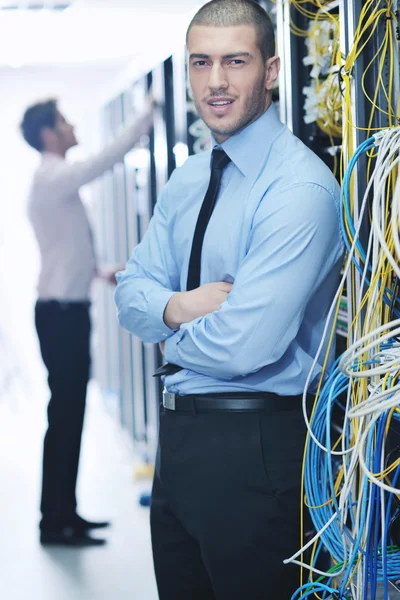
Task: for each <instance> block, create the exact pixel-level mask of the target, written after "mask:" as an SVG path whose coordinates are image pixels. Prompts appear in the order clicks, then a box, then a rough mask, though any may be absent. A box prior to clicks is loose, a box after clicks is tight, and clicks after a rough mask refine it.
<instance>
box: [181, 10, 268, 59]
mask: <svg viewBox="0 0 400 600" xmlns="http://www.w3.org/2000/svg"><path fill="white" fill-rule="evenodd" d="M193 25H211V26H213V27H232V26H234V25H252V26H253V27H254V28H255V29H256V33H257V43H258V47H259V49H260V52H261V56H262V58H263V60H264V62H265V61H266V60H267V59H268V58H271V56H274V55H275V33H274V28H273V25H272V22H271V19H270V17H269V15H268V14H267V13H266V11H265V10H264V9H263V8H262V7H261V6H260V5H259V4H257V2H255V1H254V0H211V2H208V3H207V4H205V5H204V6H202V7H201V8H200V10H199V11H198V12H197V13H196V14H195V16H194V17H193V19H192V20H191V22H190V25H189V27H188V30H187V33H186V42H187V40H188V35H189V31H190V29H191V28H192V27H193Z"/></svg>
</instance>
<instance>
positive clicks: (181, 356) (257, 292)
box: [164, 183, 343, 380]
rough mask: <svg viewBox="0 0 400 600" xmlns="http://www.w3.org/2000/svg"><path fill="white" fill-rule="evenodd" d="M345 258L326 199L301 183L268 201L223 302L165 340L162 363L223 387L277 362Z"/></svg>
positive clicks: (266, 198)
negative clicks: (222, 381) (316, 296)
mask: <svg viewBox="0 0 400 600" xmlns="http://www.w3.org/2000/svg"><path fill="white" fill-rule="evenodd" d="M294 199H295V200H296V201H295V202H294ZM342 253H343V245H342V241H341V236H340V230H339V219H338V213H337V208H336V206H335V199H334V197H333V196H332V195H331V193H330V192H328V191H327V190H325V188H323V187H321V186H319V185H316V184H313V183H301V184H296V185H292V186H290V187H287V188H286V189H285V190H281V191H280V192H278V193H267V194H266V195H265V196H264V198H263V199H262V201H261V203H260V205H259V207H258V210H257V212H256V214H255V217H254V221H253V227H252V230H251V232H250V236H249V240H248V250H247V254H246V257H245V259H244V260H243V261H242V263H241V265H240V267H239V270H238V273H237V277H236V279H235V282H234V285H233V288H232V291H231V293H230V294H229V295H228V298H227V300H226V302H224V303H223V304H222V306H221V309H220V310H219V311H217V312H214V313H211V314H209V315H206V316H205V317H202V318H198V319H196V320H194V321H192V322H191V323H186V324H184V325H182V326H181V328H180V329H179V331H178V332H176V333H175V334H174V335H172V336H171V337H169V338H168V339H167V341H166V344H165V349H164V355H165V358H166V360H167V361H168V362H170V363H174V364H177V365H180V366H181V367H183V368H187V369H191V370H193V371H196V372H197V373H201V374H204V375H208V376H211V377H214V378H218V379H227V380H229V379H233V378H234V377H240V376H245V375H248V374H250V373H253V372H256V371H258V370H260V369H261V368H262V367H264V366H266V365H269V364H272V363H275V362H277V361H278V360H279V359H280V358H281V357H282V356H283V354H284V353H285V351H286V350H287V348H288V347H289V345H290V343H291V342H292V341H293V340H294V339H295V337H296V335H297V333H298V330H299V328H300V326H301V323H302V320H303V316H304V312H305V310H306V307H307V304H308V302H309V300H310V298H311V296H312V295H313V294H314V293H315V291H316V290H317V289H318V287H319V286H320V285H321V283H322V282H323V281H324V279H325V277H326V276H327V274H328V273H329V272H330V271H331V270H332V268H333V267H334V266H335V265H337V263H338V261H340V260H341V256H342Z"/></svg>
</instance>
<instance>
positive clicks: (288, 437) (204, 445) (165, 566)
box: [151, 398, 306, 600]
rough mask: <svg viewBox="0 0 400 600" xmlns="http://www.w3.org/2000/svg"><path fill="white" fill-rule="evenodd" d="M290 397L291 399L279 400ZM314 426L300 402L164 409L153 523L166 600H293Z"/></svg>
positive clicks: (156, 562)
mask: <svg viewBox="0 0 400 600" xmlns="http://www.w3.org/2000/svg"><path fill="white" fill-rule="evenodd" d="M281 401H282V402H285V399H284V398H282V399H281ZM305 433H306V428H305V425H304V421H303V416H302V411H301V399H300V398H299V405H298V408H296V407H295V409H294V410H290V411H283V412H275V413H273V414H268V413H266V412H265V413H264V412H262V413H261V412H260V413H256V412H255V413H250V412H242V413H237V412H236V413H234V412H221V413H215V412H214V413H208V414H204V413H201V414H197V415H196V414H193V415H192V414H187V413H175V412H173V411H168V410H165V409H163V408H162V409H161V422H160V439H159V448H158V456H157V464H156V473H155V478H154V484H153V494H152V506H151V530H152V544H153V556H154V566H155V573H156V578H157V584H158V591H159V597H160V600H247V599H249V600H290V598H291V596H292V594H293V593H294V592H295V590H296V589H297V588H298V586H299V582H300V575H299V570H298V569H297V568H296V567H295V566H293V565H289V566H285V565H283V563H282V561H283V560H284V559H285V558H289V557H290V556H291V555H292V554H294V553H295V552H296V551H297V550H298V549H299V548H300V518H299V514H300V483H301V467H302V459H303V449H304V442H305Z"/></svg>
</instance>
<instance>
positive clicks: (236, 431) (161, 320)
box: [116, 0, 343, 600]
mask: <svg viewBox="0 0 400 600" xmlns="http://www.w3.org/2000/svg"><path fill="white" fill-rule="evenodd" d="M187 46H188V55H189V56H188V66H189V77H190V83H191V86H192V90H193V96H194V99H195V102H196V106H197V109H198V111H199V114H200V115H201V117H202V118H203V120H204V121H205V123H206V124H207V126H208V127H209V128H210V130H211V133H212V147H213V152H212V156H210V152H205V153H203V154H200V155H196V156H192V157H190V158H189V159H188V160H187V161H186V163H185V164H184V165H183V166H182V167H181V168H179V169H177V170H176V171H175V172H174V173H173V174H172V176H171V178H170V181H169V182H168V184H167V186H166V187H165V189H164V190H163V192H162V193H161V195H160V197H159V199H158V202H157V205H156V208H155V211H154V216H153V218H152V220H151V223H150V226H149V229H148V232H147V233H146V235H145V237H144V239H143V241H142V243H141V244H140V245H139V246H138V247H137V248H136V249H135V251H134V253H133V255H132V258H131V259H130V261H129V263H128V265H127V268H126V270H125V271H124V272H123V273H121V274H120V275H119V277H118V279H119V284H118V287H117V290H116V302H117V305H118V315H119V320H120V323H121V325H122V326H123V327H125V328H126V329H127V330H128V331H130V332H132V333H134V334H135V335H137V336H139V337H140V338H141V339H142V340H144V341H146V342H154V343H156V342H161V346H162V348H163V352H164V356H165V359H166V361H167V362H168V365H167V367H166V368H165V369H164V371H165V373H167V375H166V377H165V379H164V383H165V388H166V391H165V392H164V400H163V404H164V406H163V408H162V410H161V418H160V443H159V449H158V456H157V464H156V473H155V478H154V486H153V494H152V509H151V526H152V543H153V555H154V564H155V571H156V577H157V583H158V589H159V594H160V598H161V600H181V599H182V600H188V599H189V598H190V599H198V600H208V599H210V600H211V599H217V600H236V599H237V600H239V599H240V600H244V599H245V598H246V599H247V598H251V600H261V599H264V598H271V599H272V598H273V599H274V600H288V599H289V598H290V597H291V595H292V594H293V592H294V591H295V590H296V588H297V587H298V585H299V576H298V570H297V569H296V567H294V566H288V567H285V566H284V565H283V560H284V559H285V558H288V557H289V556H290V555H291V554H292V553H294V552H295V551H296V550H297V549H298V547H299V543H300V534H299V529H300V527H299V505H300V481H301V464H302V456H303V447H304V441H305V426H304V422H303V417H302V410H301V395H302V392H303V388H304V384H305V382H306V378H307V376H308V373H309V371H310V368H311V365H312V361H313V357H314V356H315V354H316V350H317V347H318V345H319V342H320V339H321V334H322V331H323V328H324V325H325V322H326V317H327V314H328V310H329V307H330V304H331V302H332V299H333V296H334V293H335V290H336V287H337V283H338V276H339V271H340V267H341V259H342V254H343V245H342V241H341V237H340V231H339V217H338V202H339V187H338V185H337V183H336V181H335V179H334V177H333V175H332V174H331V173H330V171H329V170H328V168H327V167H326V166H325V165H324V164H323V163H322V162H321V161H320V160H319V158H317V157H316V156H315V155H314V154H313V153H312V152H311V151H310V150H309V149H308V148H307V147H305V146H304V145H303V144H302V142H300V141H299V140H298V139H297V138H295V137H294V136H293V135H292V133H291V132H290V131H289V129H288V128H287V127H286V126H285V125H283V124H282V123H281V122H280V121H279V119H278V116H277V114H276V110H275V108H274V106H273V105H272V101H271V95H272V89H273V86H274V83H275V81H276V78H277V76H278V72H279V58H278V57H277V56H275V43H274V34H273V28H272V25H271V21H270V19H269V17H268V15H267V14H266V13H265V11H264V10H263V9H262V8H261V7H260V6H259V5H258V4H256V3H255V2H253V1H252V0H212V1H211V2H209V3H208V4H206V5H205V6H203V7H202V8H201V9H200V10H199V12H198V13H197V14H196V16H195V17H194V19H193V20H192V22H191V24H190V26H189V29H188V34H187ZM210 174H211V177H210ZM221 175H222V176H221ZM203 199H204V201H203ZM215 200H216V201H215ZM207 203H208V204H207ZM214 205H215V206H214ZM211 213H212V214H211ZM210 215H211V217H210ZM204 230H205V233H204ZM320 373H321V366H320V365H319V366H318V367H317V368H316V369H315V371H314V373H313V378H312V387H311V389H310V391H311V392H312V391H315V387H316V383H317V381H318V377H319V375H320Z"/></svg>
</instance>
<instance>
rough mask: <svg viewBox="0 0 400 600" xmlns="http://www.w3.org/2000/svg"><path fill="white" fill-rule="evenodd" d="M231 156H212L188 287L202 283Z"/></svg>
mask: <svg viewBox="0 0 400 600" xmlns="http://www.w3.org/2000/svg"><path fill="white" fill-rule="evenodd" d="M230 160H231V159H230V158H229V156H228V155H227V154H225V152H224V151H223V150H217V149H214V150H213V151H212V157H211V176H210V182H209V184H208V188H207V192H206V195H205V196H204V200H203V204H202V205H201V208H200V212H199V216H198V217H197V223H196V228H195V230H194V235H193V242H192V250H191V252H190V259H189V269H188V277H187V284H186V289H187V290H188V291H190V290H194V289H195V288H197V287H199V285H200V269H201V250H202V248H203V240H204V235H205V233H206V229H207V226H208V222H209V220H210V218H211V215H212V213H213V210H214V207H215V202H216V200H217V196H218V191H219V186H220V184H221V177H222V171H223V170H224V169H225V167H226V166H227V164H228V163H229V162H230ZM181 369H182V367H179V366H178V365H172V364H169V363H168V364H166V365H163V366H162V367H160V368H159V369H157V371H156V372H155V374H154V375H155V376H161V375H172V374H173V373H177V372H178V371H180V370H181Z"/></svg>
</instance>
